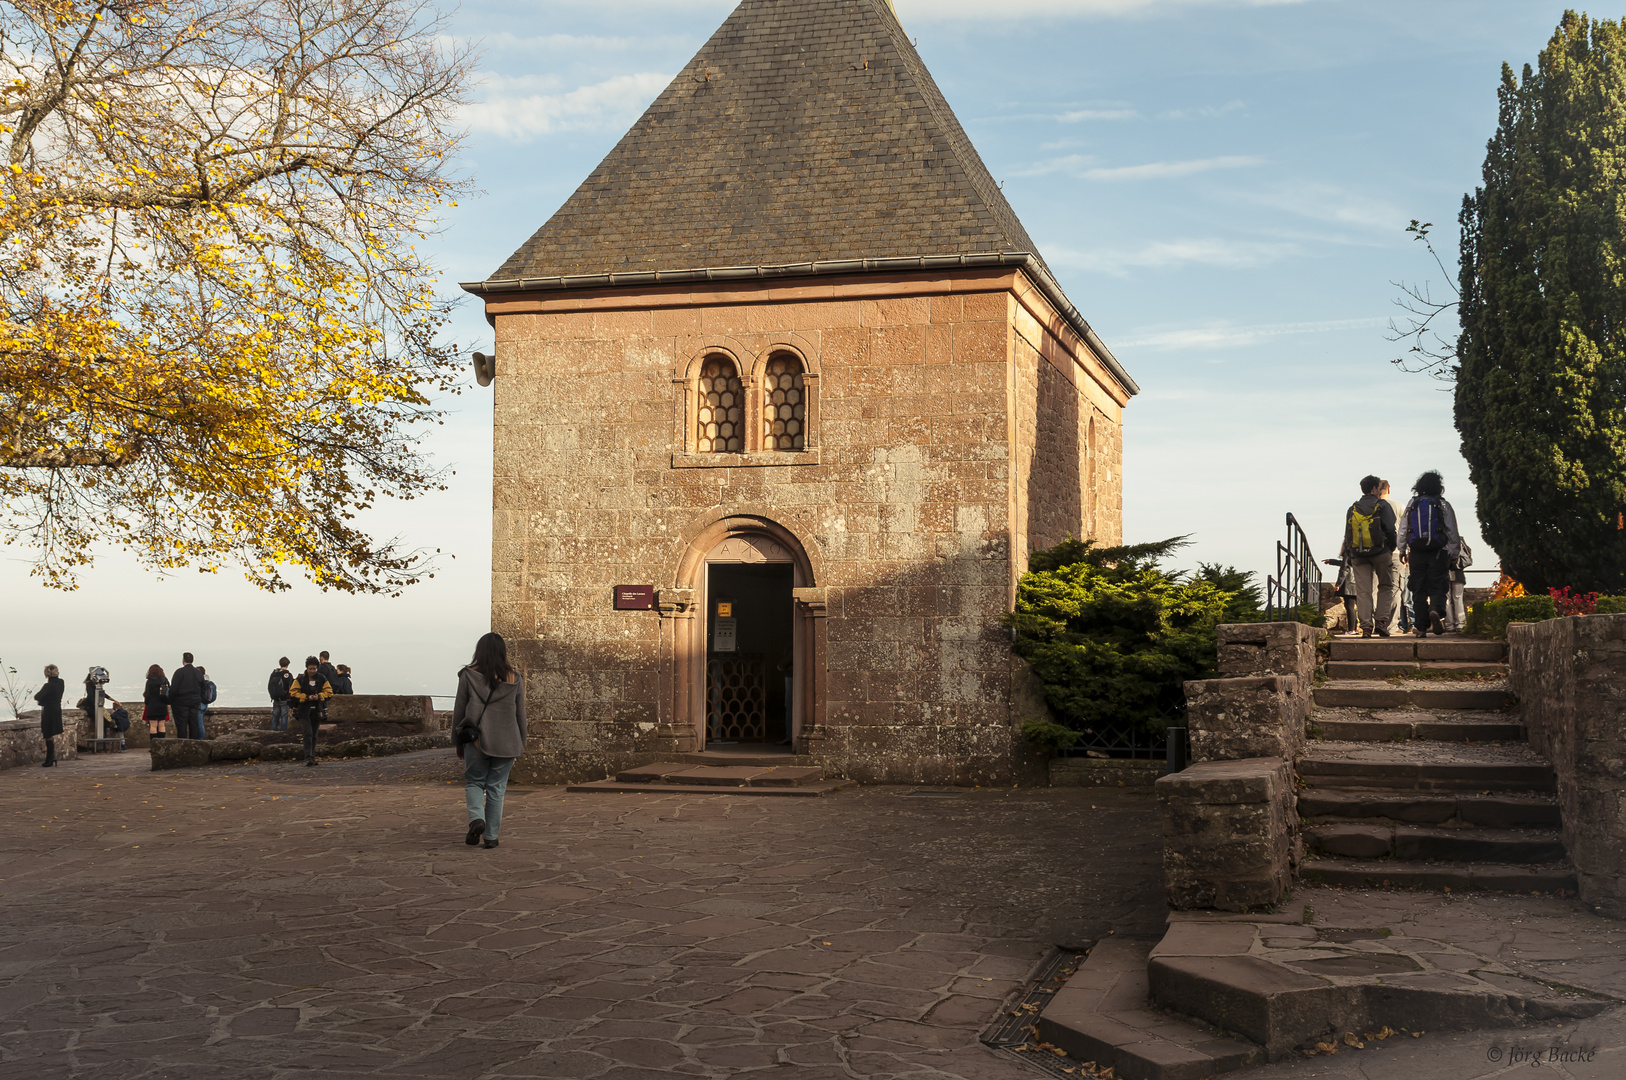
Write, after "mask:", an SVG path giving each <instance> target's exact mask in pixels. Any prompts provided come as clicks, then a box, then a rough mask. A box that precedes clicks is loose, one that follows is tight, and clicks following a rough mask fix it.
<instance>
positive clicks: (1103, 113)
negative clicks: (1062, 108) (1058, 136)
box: [1056, 109, 1140, 124]
mask: <svg viewBox="0 0 1626 1080" xmlns="http://www.w3.org/2000/svg"><path fill="white" fill-rule="evenodd" d="M1139 118H1140V112H1139V110H1136V109H1074V110H1072V111H1071V112H1064V113H1062V114H1061V115H1060V116H1058V117H1056V119H1057V120H1060V121H1061V122H1062V123H1064V124H1078V123H1082V122H1083V121H1086V120H1136V119H1139Z"/></svg>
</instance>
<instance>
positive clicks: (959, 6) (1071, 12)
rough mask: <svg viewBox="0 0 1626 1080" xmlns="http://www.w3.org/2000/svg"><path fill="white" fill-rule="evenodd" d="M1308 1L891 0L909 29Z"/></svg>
mask: <svg viewBox="0 0 1626 1080" xmlns="http://www.w3.org/2000/svg"><path fill="white" fill-rule="evenodd" d="M1307 2H1309V0H1000V3H997V4H990V3H988V0H893V6H894V7H896V8H897V11H898V19H899V20H900V21H901V22H902V23H903V24H904V25H905V26H908V25H909V23H910V22H911V20H913V21H920V22H923V21H932V20H947V19H999V20H1006V19H1009V18H1011V17H1013V16H1021V15H1051V16H1056V17H1059V18H1068V17H1077V18H1090V17H1108V18H1111V17H1122V16H1135V15H1157V14H1161V13H1165V12H1167V13H1170V14H1178V13H1179V12H1180V11H1182V10H1184V9H1188V8H1194V7H1230V8H1256V7H1283V6H1286V5H1288V4H1300V3H1307Z"/></svg>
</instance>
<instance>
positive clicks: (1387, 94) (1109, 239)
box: [0, 0, 1613, 704]
mask: <svg viewBox="0 0 1626 1080" xmlns="http://www.w3.org/2000/svg"><path fill="white" fill-rule="evenodd" d="M896 6H897V9H898V13H899V17H900V18H901V20H902V22H903V24H904V26H905V27H906V28H907V29H908V30H909V31H910V32H911V34H912V35H913V36H915V37H916V38H917V39H918V47H919V49H920V52H921V54H922V56H923V57H924V59H925V61H926V63H927V65H928V67H929V68H930V69H931V71H932V73H933V75H934V76H935V77H936V79H937V81H938V82H939V84H940V85H941V86H942V88H943V90H944V93H945V94H946V95H947V96H948V99H949V102H950V104H951V105H952V106H953V107H954V109H955V111H956V113H957V114H958V115H959V117H960V119H961V121H962V122H963V124H964V125H965V128H966V130H967V132H968V133H969V134H970V136H971V138H972V140H973V141H974V142H975V144H976V146H977V148H978V150H979V152H980V153H981V154H982V157H983V159H984V160H985V161H986V162H987V164H988V166H989V168H990V170H991V171H992V172H993V174H994V176H995V178H996V179H998V180H1000V181H1002V182H1003V184H1004V191H1005V194H1006V196H1007V198H1009V199H1010V201H1011V203H1012V205H1013V206H1014V207H1015V208H1016V211H1017V213H1018V214H1019V215H1020V216H1021V218H1022V220H1023V223H1024V224H1025V225H1026V226H1027V229H1028V232H1029V233H1030V234H1031V235H1032V236H1033V237H1034V240H1035V242H1036V243H1037V244H1038V245H1039V247H1040V249H1041V251H1042V252H1043V253H1044V255H1045V257H1046V258H1047V259H1048V261H1049V263H1050V265H1051V267H1052V268H1053V269H1054V270H1055V271H1056V273H1057V276H1058V277H1059V279H1060V280H1061V283H1062V285H1063V287H1064V288H1066V289H1067V291H1068V293H1069V295H1070V296H1071V298H1072V300H1073V302H1074V303H1075V304H1076V305H1077V306H1078V308H1079V309H1080V310H1081V311H1082V312H1083V313H1084V314H1085V316H1086V317H1087V318H1088V319H1089V320H1090V321H1091V322H1092V324H1093V325H1094V326H1095V328H1096V329H1097V331H1098V332H1099V333H1100V334H1101V336H1102V338H1103V339H1104V340H1105V341H1106V342H1107V343H1108V344H1109V345H1110V346H1111V347H1112V348H1113V350H1114V351H1115V352H1116V353H1117V355H1118V357H1119V358H1120V359H1121V360H1122V361H1123V362H1124V364H1125V365H1126V366H1127V367H1128V368H1129V370H1130V371H1131V372H1132V373H1133V374H1134V376H1135V377H1136V379H1137V380H1138V381H1139V382H1140V384H1141V386H1142V388H1143V393H1142V394H1141V395H1140V396H1139V397H1138V398H1136V399H1135V400H1134V401H1133V402H1132V403H1131V405H1130V407H1129V409H1128V412H1127V417H1126V419H1127V431H1126V440H1127V452H1126V463H1125V476H1126V521H1127V532H1128V535H1129V538H1130V539H1136V540H1141V539H1153V538H1160V537H1165V536H1171V535H1175V534H1181V533H1192V534H1194V537H1193V538H1194V540H1195V544H1194V546H1193V547H1192V548H1191V549H1190V551H1189V552H1188V553H1187V556H1188V558H1187V560H1186V561H1187V562H1188V563H1194V562H1195V561H1196V560H1198V559H1203V560H1207V561H1218V562H1224V563H1231V564H1235V565H1238V566H1241V567H1244V568H1246V569H1252V570H1260V571H1268V570H1269V569H1271V567H1272V558H1273V552H1274V550H1275V544H1276V541H1277V540H1278V538H1280V537H1281V536H1282V535H1283V527H1282V522H1283V515H1284V514H1286V513H1287V512H1288V511H1292V512H1294V513H1295V514H1297V515H1298V516H1299V518H1300V519H1301V520H1303V521H1304V522H1305V524H1306V527H1307V528H1308V530H1309V533H1310V540H1311V544H1312V546H1313V547H1314V549H1315V551H1316V554H1317V555H1318V556H1332V555H1334V554H1336V548H1337V544H1338V534H1339V531H1340V528H1341V521H1342V513H1343V510H1344V508H1345V507H1346V506H1347V505H1348V503H1349V502H1350V501H1351V500H1352V498H1354V496H1355V495H1356V494H1358V492H1357V490H1356V481H1357V480H1358V479H1359V477H1361V476H1362V475H1363V474H1365V473H1367V472H1375V473H1377V474H1379V475H1382V476H1385V477H1388V478H1389V479H1391V480H1393V481H1395V483H1396V486H1397V487H1401V488H1405V487H1409V485H1410V482H1411V480H1412V479H1414V478H1415V477H1416V475H1417V474H1418V473H1419V472H1421V471H1422V470H1423V469H1426V468H1439V469H1440V470H1442V471H1443V472H1444V473H1445V475H1446V484H1447V496H1448V497H1450V498H1452V499H1453V501H1454V502H1455V504H1456V507H1457V510H1458V513H1459V515H1460V516H1461V518H1462V520H1463V523H1464V531H1465V532H1466V533H1467V534H1468V537H1469V540H1470V542H1473V541H1475V540H1477V535H1476V531H1477V526H1476V525H1475V524H1474V518H1473V503H1474V500H1473V492H1472V489H1471V488H1470V487H1469V485H1468V483H1467V470H1466V466H1465V465H1464V464H1463V462H1462V459H1461V456H1460V454H1459V453H1458V450H1457V436H1456V433H1455V431H1454V430H1453V428H1452V425H1451V404H1450V396H1449V394H1447V393H1442V392H1440V391H1439V389H1438V388H1437V386H1436V384H1434V383H1431V382H1430V381H1429V380H1427V379H1426V378H1423V377H1421V376H1415V375H1406V374H1403V373H1401V372H1398V371H1396V370H1395V369H1393V368H1392V367H1391V366H1390V364H1389V360H1390V359H1391V358H1392V357H1393V356H1394V355H1396V348H1395V347H1394V346H1392V345H1391V344H1390V343H1388V342H1387V341H1385V339H1384V327H1385V326H1386V324H1387V322H1388V320H1389V318H1390V317H1391V315H1392V314H1393V313H1394V308H1393V306H1392V300H1393V297H1394V296H1395V294H1396V290H1395V289H1394V287H1393V286H1392V285H1391V284H1390V282H1391V281H1392V280H1395V279H1402V278H1404V279H1408V280H1432V281H1433V284H1434V286H1435V288H1436V290H1439V289H1440V288H1442V287H1443V286H1444V284H1445V283H1444V282H1443V281H1441V279H1440V274H1439V272H1438V270H1437V269H1436V268H1435V267H1434V266H1433V265H1432V264H1431V263H1430V262H1429V261H1428V260H1427V258H1426V256H1425V253H1424V252H1423V251H1422V250H1421V248H1420V247H1418V246H1417V245H1415V244H1412V243H1411V241H1410V238H1409V237H1408V236H1407V235H1406V233H1405V231H1404V230H1405V226H1406V224H1407V222H1408V221H1410V220H1411V219H1412V218H1421V219H1423V220H1428V221H1433V222H1436V223H1437V224H1438V231H1439V239H1440V241H1441V242H1442V247H1443V249H1444V251H1443V254H1445V255H1446V257H1447V260H1448V263H1447V264H1448V266H1449V265H1453V264H1452V262H1451V260H1453V259H1454V255H1455V242H1454V241H1455V235H1456V228H1455V224H1454V223H1455V219H1456V211H1457V207H1458V204H1459V203H1460V201H1461V198H1462V194H1463V193H1464V192H1465V191H1467V190H1469V189H1470V188H1471V187H1472V186H1473V185H1474V184H1475V182H1476V181H1477V179H1478V176H1479V168H1480V164H1481V162H1482V160H1483V156H1484V146H1485V141H1486V139H1487V138H1488V137H1489V136H1490V134H1491V131H1492V128H1493V126H1494V123H1495V116H1496V97H1495V92H1496V86H1497V83H1498V79H1499V72H1500V65H1501V63H1502V61H1504V60H1508V61H1510V62H1512V63H1513V64H1514V65H1515V66H1518V65H1521V64H1523V63H1526V62H1533V61H1534V58H1535V55H1536V52H1537V51H1538V50H1539V49H1540V48H1541V47H1542V45H1544V44H1545V42H1546V41H1547V39H1548V38H1549V37H1550V35H1551V33H1552V31H1553V28H1554V26H1555V25H1556V24H1557V21H1558V19H1559V17H1560V15H1561V14H1562V13H1563V10H1564V7H1565V5H1564V4H1563V3H1548V2H1545V0H1429V2H1427V3H1418V2H1416V0H1405V2H1399V0H1285V2H1270V0H1266V2H1249V0H1231V2H1226V0H1212V2H1205V0H1183V2H1182V0H1166V2H1161V0H1001V2H998V3H984V2H977V0H897V5H896ZM732 7H733V4H732V3H730V2H728V0H721V2H719V0H672V2H665V3H659V2H653V0H651V2H644V0H594V2H591V3H550V2H543V0H532V2H521V0H508V2H501V0H478V2H473V0H471V2H467V3H465V4H464V5H463V7H462V9H461V11H460V12H459V13H458V15H457V16H456V19H455V22H454V26H455V28H456V32H457V33H458V35H459V36H461V37H463V38H465V39H467V40H470V41H473V42H476V43H477V44H479V46H480V47H481V48H482V49H483V59H482V62H481V75H480V78H481V79H482V83H481V85H480V86H479V87H478V88H477V97H478V98H479V103H478V104H477V105H475V106H474V107H472V108H471V109H470V110H469V112H468V114H467V117H466V121H467V123H468V126H469V130H470V134H469V139H468V142H467V145H466V151H465V153H464V156H463V160H462V163H461V164H462V166H463V167H464V168H465V169H466V170H468V172H469V174H470V175H471V176H472V177H473V180H474V182H475V184H476V185H477V187H478V188H479V194H478V195H476V196H475V197H472V198H466V199H464V200H462V203H461V205H460V206H459V207H458V208H457V209H456V210H455V211H452V212H451V213H449V215H448V216H447V217H445V218H444V220H443V221H442V222H441V224H442V227H443V231H442V232H441V234H440V235H439V236H438V238H437V239H436V240H435V244H436V248H437V250H438V253H439V259H440V264H441V265H442V266H443V267H444V269H445V272H446V273H445V280H446V289H447V290H448V292H455V283H456V282H458V281H468V280H475V279H479V278H482V277H485V276H486V275H487V274H488V273H490V272H491V271H492V270H494V269H495V268H496V267H497V266H498V265H499V264H500V263H501V262H502V260H503V259H504V258H505V257H506V256H507V255H508V254H509V253H510V252H511V251H512V250H513V249H514V248H516V247H517V246H518V245H519V244H520V242H521V241H522V240H524V239H525V237H526V236H528V235H529V234H530V233H531V232H532V231H534V229H535V228H537V227H538V226H540V225H541V224H542V222H543V221H545V220H546V219H547V218H548V216H549V215H550V214H552V212H553V211H554V210H555V209H557V207H558V206H559V205H560V203H562V202H563V201H564V199H565V198H566V197H568V195H569V194H570V192H571V191H572V190H574V188H575V187H576V185H577V184H578V183H580V181H581V180H582V179H583V178H584V177H585V176H586V175H587V174H588V172H590V171H591V170H592V168H593V167H594V165H596V164H597V163H598V161H599V159H600V158H601V157H602V156H603V155H604V154H605V153H606V152H607V151H608V150H609V148H610V147H611V146H613V145H614V143H615V142H616V140H617V139H618V138H619V137H620V136H621V134H622V133H623V132H624V131H625V130H626V128H627V127H628V126H630V125H631V123H632V122H633V121H634V120H635V119H636V118H637V116H638V115H639V113H640V112H641V111H642V110H643V108H644V107H645V106H646V105H647V104H648V103H649V102H650V101H651V100H653V98H654V97H655V95H656V94H657V93H659V92H660V90H661V89H662V87H664V86H665V84H666V82H667V81H668V80H669V79H670V78H671V76H672V75H673V74H674V73H675V72H676V71H678V70H679V68H681V67H682V65H683V64H684V63H685V62H686V61H687V60H688V59H689V57H690V56H691V55H693V53H694V52H695V50H697V49H698V48H699V47H700V45H701V44H702V43H703V42H704V41H705V40H706V38H707V37H709V36H710V34H711V33H712V31H713V30H714V29H715V28H716V27H717V25H718V24H719V23H720V22H721V21H722V20H723V19H724V18H725V17H726V16H727V14H728V12H729V11H730V10H731V9H732ZM1594 14H1598V15H1600V16H1608V15H1612V14H1613V13H1611V12H1605V11H1599V12H1594ZM451 336H452V340H455V341H457V342H459V343H460V344H461V345H463V346H464V347H465V348H466V349H473V348H478V347H481V346H483V345H489V344H490V340H491V336H490V330H489V328H487V326H486V324H485V322H484V320H483V318H482V317H481V315H480V311H479V307H478V305H477V304H476V303H474V302H473V301H472V299H471V300H470V302H469V303H467V304H465V305H464V306H463V308H462V309H461V311H460V312H459V314H458V316H457V318H456V320H455V321H454V324H453V327H452V335H451ZM447 406H448V407H449V408H450V409H452V410H453V413H452V415H451V416H450V418H449V419H448V423H447V424H446V426H445V427H443V428H440V429H438V430H437V431H436V433H435V434H434V436H433V437H432V438H431V440H430V442H429V444H428V448H429V450H430V452H431V453H432V454H433V455H434V456H435V458H436V460H437V461H439V462H440V463H442V464H444V465H446V466H448V467H449V468H451V469H453V470H455V476H454V478H453V483H452V488H451V490H450V491H448V492H446V493H443V494H440V495H437V496H435V497H434V498H430V499H424V500H422V501H419V502H416V503H412V504H407V505H405V506H398V507H392V508H387V509H385V510H383V511H381V512H380V513H379V514H377V515H376V527H377V528H378V529H379V530H380V531H382V532H385V533H388V534H391V535H394V534H400V535H401V536H403V537H404V538H405V539H407V540H408V541H410V542H412V543H414V544H416V545H419V546H423V547H427V548H431V549H433V548H439V549H441V550H442V552H443V555H442V557H441V564H440V571H439V573H438V574H437V577H436V578H435V580H433V581H431V582H428V583H426V584H424V585H421V586H418V587H416V588H414V589H412V590H410V591H409V592H408V594H407V595H406V596H404V597H402V598H399V599H384V598H353V597H342V596H326V595H323V594H321V593H319V592H317V591H316V590H314V589H312V588H309V587H296V588H295V589H294V590H292V591H291V592H289V593H285V594H281V595H277V596H269V595H265V594H260V593H257V592H256V591H255V590H254V589H253V588H252V587H250V586H249V585H247V584H246V583H245V582H243V581H242V580H241V578H239V577H238V576H236V575H234V574H232V573H231V572H229V571H228V572H223V573H221V574H220V575H217V576H204V575H198V574H195V573H181V574H178V575H176V576H173V577H171V578H168V579H162V580H160V579H157V578H154V577H152V576H150V575H146V574H143V573H142V572H141V571H139V570H138V569H136V568H135V566H134V564H133V562H132V561H131V560H130V559H128V558H127V557H122V556H120V555H118V554H116V553H113V554H110V555H109V556H107V557H106V558H104V559H102V560H101V561H100V562H99V564H98V566H97V567H96V569H95V570H93V571H92V572H90V573H89V574H87V575H85V577H84V582H83V587H82V588H81V589H80V591H79V592H77V593H74V594H70V595H66V596H65V595H63V594H60V593H56V592H52V591H49V590H46V589H44V588H42V587H40V586H39V585H38V584H37V583H36V581H35V580H33V579H30V578H29V577H28V574H27V570H28V565H27V562H26V561H25V556H23V555H22V554H21V553H19V552H17V551H16V550H15V549H12V550H10V551H8V552H7V556H8V558H7V560H6V561H5V562H4V563H0V589H3V590H4V595H5V596H6V605H5V607H6V616H5V619H4V627H5V629H4V631H0V660H3V661H4V663H5V664H6V665H8V666H15V667H17V668H19V669H21V670H22V673H23V675H24V676H27V677H29V678H30V681H35V682H37V681H38V680H37V677H36V676H34V674H33V673H35V672H37V671H38V670H39V668H40V667H41V666H42V665H43V664H45V663H47V662H54V663H57V664H59V665H61V667H62V668H63V669H64V671H65V672H67V673H68V674H69V675H70V676H72V675H75V674H77V673H78V672H81V671H83V670H84V669H85V667H87V666H88V665H90V664H91V663H100V664H104V665H107V666H109V667H110V669H112V673H113V675H114V685H115V686H118V687H124V688H126V692H128V688H131V687H134V686H136V685H138V683H139V676H140V674H141V672H142V671H144V670H145V668H146V666H147V664H149V663H151V662H154V661H157V662H161V663H163V664H164V665H165V666H166V667H174V666H175V665H176V664H177V663H178V662H179V653H180V652H181V651H182V650H183V649H190V650H191V651H193V652H195V653H197V654H198V655H199V658H200V660H201V661H202V662H204V663H205V664H207V665H209V666H210V668H211V673H212V674H213V675H214V676H215V677H216V681H217V682H219V683H220V685H221V690H222V699H223V703H229V704H257V703H259V702H260V701H261V700H263V685H264V678H265V674H266V673H267V672H268V671H269V670H270V668H271V667H272V666H273V663H274V661H275V660H276V658H277V657H278V655H280V654H283V653H286V654H288V655H291V656H294V657H295V659H296V660H297V659H299V658H301V657H302V656H303V655H304V654H305V653H306V652H310V651H314V650H316V649H320V648H327V649H330V650H331V651H332V652H333V653H334V656H335V659H337V660H339V661H346V660H348V661H349V662H350V663H351V664H352V665H353V666H354V667H356V669H357V673H358V674H357V685H358V689H362V690H372V691H377V692H422V693H447V692H449V691H450V689H451V688H452V687H453V685H454V681H455V672H456V669H457V667H458V666H459V665H460V664H461V663H463V662H464V661H465V660H466V659H467V653H468V652H469V651H470V649H471V648H472V644H473V640H474V638H475V636H477V635H478V634H479V633H480V632H482V631H483V630H484V629H485V628H486V625H487V622H488V602H489V584H488V572H489V547H490V509H489V508H490V488H489V485H490V475H491V466H490V420H491V417H490V396H489V394H488V393H485V392H481V391H478V390H476V389H473V388H472V387H471V389H469V390H468V391H467V392H465V393H464V394H463V395H461V396H459V397H456V398H453V399H450V400H449V401H448V402H447ZM1474 547H1475V551H1476V554H1477V555H1478V559H1479V562H1478V565H1480V566H1491V565H1494V554H1493V553H1491V552H1490V551H1488V550H1486V549H1485V548H1484V545H1483V544H1481V543H1475V544H1474Z"/></svg>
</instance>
